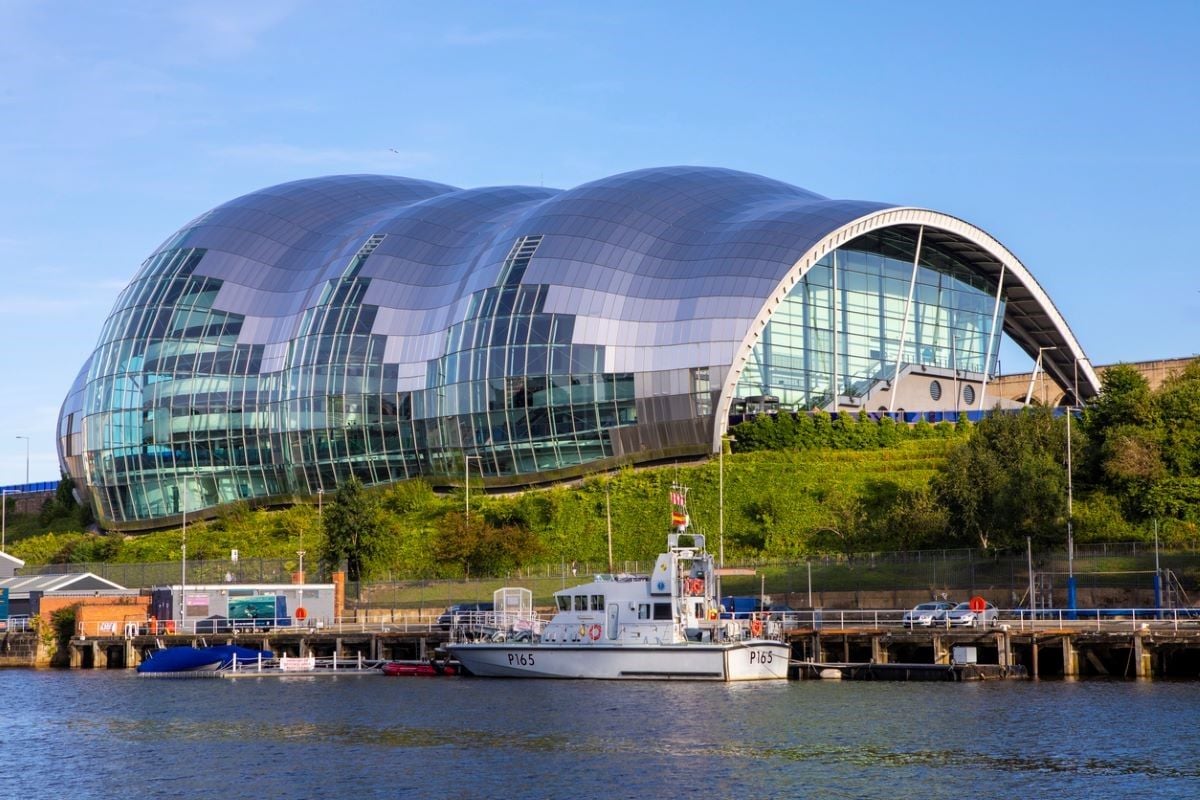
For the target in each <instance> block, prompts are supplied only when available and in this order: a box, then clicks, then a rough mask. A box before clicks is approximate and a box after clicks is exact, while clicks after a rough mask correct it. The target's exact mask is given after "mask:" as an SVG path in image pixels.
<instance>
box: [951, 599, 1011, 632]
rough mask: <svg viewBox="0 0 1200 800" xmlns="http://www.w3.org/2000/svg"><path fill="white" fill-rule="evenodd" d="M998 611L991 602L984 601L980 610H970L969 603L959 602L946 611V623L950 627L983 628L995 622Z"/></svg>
mask: <svg viewBox="0 0 1200 800" xmlns="http://www.w3.org/2000/svg"><path fill="white" fill-rule="evenodd" d="M999 614H1000V612H999V611H998V610H997V609H996V607H995V606H994V605H992V604H991V603H984V604H983V610H982V611H972V610H971V604H970V603H959V604H958V605H956V606H955V607H954V608H952V609H950V610H949V611H947V612H946V618H945V619H946V624H947V625H949V626H950V627H952V628H956V627H958V628H983V627H988V626H989V625H995V624H996V617H997V616H999Z"/></svg>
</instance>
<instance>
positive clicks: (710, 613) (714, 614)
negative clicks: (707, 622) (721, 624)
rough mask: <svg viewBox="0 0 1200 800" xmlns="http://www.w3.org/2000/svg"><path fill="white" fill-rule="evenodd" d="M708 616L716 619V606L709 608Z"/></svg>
mask: <svg viewBox="0 0 1200 800" xmlns="http://www.w3.org/2000/svg"><path fill="white" fill-rule="evenodd" d="M708 618H709V619H716V618H717V610H716V609H715V608H710V609H709V610H708Z"/></svg>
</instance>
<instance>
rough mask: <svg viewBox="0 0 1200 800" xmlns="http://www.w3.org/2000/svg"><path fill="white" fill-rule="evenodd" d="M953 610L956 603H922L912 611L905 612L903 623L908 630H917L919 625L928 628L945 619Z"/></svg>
mask: <svg viewBox="0 0 1200 800" xmlns="http://www.w3.org/2000/svg"><path fill="white" fill-rule="evenodd" d="M952 608H954V603H951V602H949V601H947V600H936V601H931V602H929V603H920V604H918V605H916V606H914V607H913V609H912V610H911V611H905V612H904V617H903V619H902V622H903V623H904V627H906V628H915V627H917V626H918V625H920V626H921V627H923V628H928V627H929V626H930V625H932V624H933V623H934V622H937V621H939V620H941V619H943V618H944V617H945V614H946V612H948V611H949V610H950V609H952Z"/></svg>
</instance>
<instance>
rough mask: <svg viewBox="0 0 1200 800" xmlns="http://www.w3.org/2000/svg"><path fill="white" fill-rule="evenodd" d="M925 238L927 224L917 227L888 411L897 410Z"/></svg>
mask: <svg viewBox="0 0 1200 800" xmlns="http://www.w3.org/2000/svg"><path fill="white" fill-rule="evenodd" d="M924 239H925V226H924V225H922V226H921V227H920V228H918V229H917V248H916V250H914V251H913V266H912V277H911V278H910V279H909V281H908V301H907V302H906V303H905V304H904V321H903V322H901V323H900V344H899V345H897V347H896V366H895V368H893V369H892V386H891V395H890V396H889V397H888V411H889V412H891V411H895V410H896V395H897V394H898V393H899V392H900V362H901V361H902V360H903V358H904V340H905V339H906V338H907V337H908V320H909V318H910V317H911V315H912V304H913V295H914V294H916V291H917V273H918V272H920V268H921V244H922V243H923V241H924Z"/></svg>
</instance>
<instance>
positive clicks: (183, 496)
mask: <svg viewBox="0 0 1200 800" xmlns="http://www.w3.org/2000/svg"><path fill="white" fill-rule="evenodd" d="M179 507H180V510H181V511H182V512H183V527H182V530H181V531H180V534H181V537H180V538H181V546H180V550H179V553H180V575H179V632H180V633H182V632H183V628H184V625H186V624H187V479H186V478H185V479H184V481H183V485H182V491H180V493H179Z"/></svg>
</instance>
